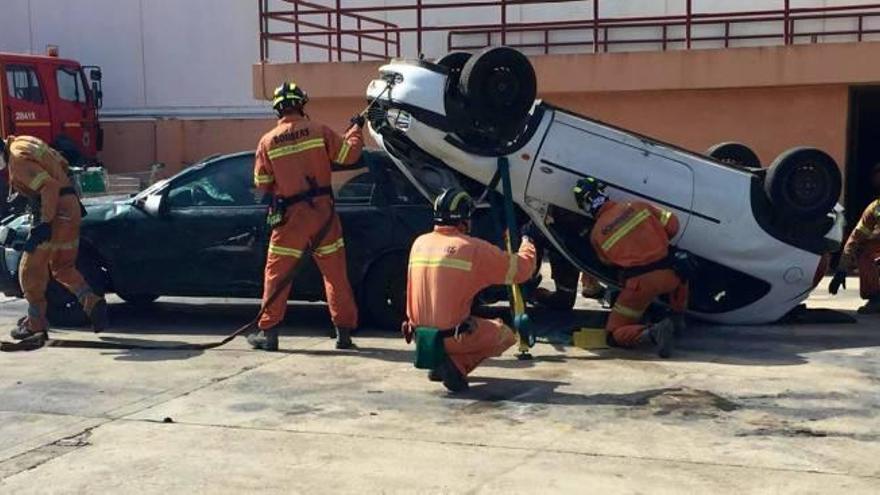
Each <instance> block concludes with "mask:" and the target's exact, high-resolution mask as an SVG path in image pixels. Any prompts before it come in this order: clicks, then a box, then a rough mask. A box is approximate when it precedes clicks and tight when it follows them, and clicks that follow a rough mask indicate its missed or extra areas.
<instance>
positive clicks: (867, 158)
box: [845, 86, 880, 228]
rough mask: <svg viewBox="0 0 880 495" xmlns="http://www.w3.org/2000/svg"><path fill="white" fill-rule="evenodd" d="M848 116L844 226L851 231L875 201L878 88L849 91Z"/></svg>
mask: <svg viewBox="0 0 880 495" xmlns="http://www.w3.org/2000/svg"><path fill="white" fill-rule="evenodd" d="M849 116H850V122H849V150H848V153H847V156H848V160H847V167H846V168H847V170H846V199H845V206H846V219H847V225H848V226H849V228H852V227H853V226H854V225H855V224H856V222H858V219H859V215H861V213H862V211H863V210H864V209H865V207H866V206H868V203H870V202H871V201H873V200H874V199H875V198H876V197H877V192H876V191H872V190H871V182H870V176H871V169H872V168H873V167H874V165H876V164H877V163H880V86H871V87H858V88H852V90H851V91H850V113H849Z"/></svg>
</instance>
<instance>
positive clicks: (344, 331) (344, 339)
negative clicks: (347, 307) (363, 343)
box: [336, 327, 355, 349]
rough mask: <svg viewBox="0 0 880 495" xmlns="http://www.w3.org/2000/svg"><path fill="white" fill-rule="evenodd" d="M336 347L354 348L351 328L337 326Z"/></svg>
mask: <svg viewBox="0 0 880 495" xmlns="http://www.w3.org/2000/svg"><path fill="white" fill-rule="evenodd" d="M336 348H337V349H354V348H355V345H354V342H352V341H351V329H350V328H344V327H337V328H336Z"/></svg>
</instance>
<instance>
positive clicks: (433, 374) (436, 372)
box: [428, 368, 443, 382]
mask: <svg viewBox="0 0 880 495" xmlns="http://www.w3.org/2000/svg"><path fill="white" fill-rule="evenodd" d="M428 380H430V381H432V382H442V381H443V377H442V376H441V375H440V368H434V369H432V370H431V371H429V372H428Z"/></svg>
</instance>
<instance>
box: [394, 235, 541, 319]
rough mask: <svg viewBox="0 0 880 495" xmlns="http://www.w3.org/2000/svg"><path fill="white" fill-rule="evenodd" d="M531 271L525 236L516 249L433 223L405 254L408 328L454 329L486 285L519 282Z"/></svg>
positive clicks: (532, 253)
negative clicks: (511, 251)
mask: <svg viewBox="0 0 880 495" xmlns="http://www.w3.org/2000/svg"><path fill="white" fill-rule="evenodd" d="M534 271H535V246H534V245H533V244H532V243H531V241H528V240H525V241H523V243H522V245H521V246H520V248H519V252H518V253H516V254H507V253H506V252H504V251H502V250H501V249H499V248H498V247H496V246H494V245H492V244H490V243H488V242H486V241H484V240H482V239H477V238H475V237H471V236H469V235H466V234H464V233H462V232H461V231H460V230H459V229H457V228H456V227H448V226H438V227H435V228H434V231H433V232H430V233H427V234H424V235H422V236H420V237H419V238H418V239H416V241H415V242H414V243H413V247H412V250H411V251H410V255H409V276H408V277H407V291H406V313H407V316H408V318H409V322H410V324H411V325H412V326H413V327H419V326H427V327H434V328H440V329H448V328H453V327H455V326H457V325H459V324H460V323H462V322H463V321H465V320H466V319H467V318H468V317H469V316H470V314H471V305H472V304H473V301H474V297H476V295H477V294H478V293H479V292H480V291H481V290H483V289H485V288H486V287H489V286H491V285H499V284H512V283H516V284H519V283H523V282H525V281H526V280H528V279H529V278H530V277H531V275H532V273H534Z"/></svg>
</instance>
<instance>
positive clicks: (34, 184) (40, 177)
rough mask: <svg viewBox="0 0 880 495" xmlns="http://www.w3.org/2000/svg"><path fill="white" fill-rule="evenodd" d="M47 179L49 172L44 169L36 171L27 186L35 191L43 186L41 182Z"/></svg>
mask: <svg viewBox="0 0 880 495" xmlns="http://www.w3.org/2000/svg"><path fill="white" fill-rule="evenodd" d="M48 179H49V172H46V171H45V170H44V171H42V172H40V173H38V174H37V175H35V176H34V178H33V179H32V180H31V183H30V184H28V187H29V188H31V189H33V190H34V191H37V190H39V189H40V187H42V186H43V184H44V183H45V182H46V181H47V180H48Z"/></svg>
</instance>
